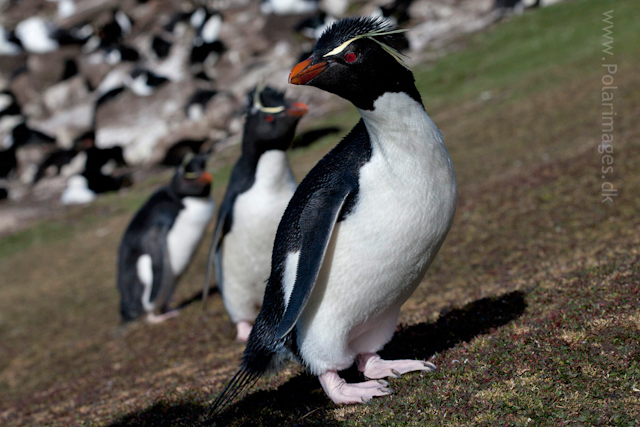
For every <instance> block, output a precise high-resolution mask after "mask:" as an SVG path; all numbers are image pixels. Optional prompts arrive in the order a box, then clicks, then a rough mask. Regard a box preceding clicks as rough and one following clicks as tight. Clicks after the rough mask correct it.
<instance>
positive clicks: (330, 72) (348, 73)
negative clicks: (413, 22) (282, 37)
mask: <svg viewBox="0 0 640 427" xmlns="http://www.w3.org/2000/svg"><path fill="white" fill-rule="evenodd" d="M392 28H393V27H391V26H390V24H388V23H387V22H385V21H381V20H378V19H376V18H369V17H368V18H347V19H343V20H341V21H339V22H338V23H336V24H334V25H333V26H332V27H330V28H329V29H327V31H325V33H324V34H323V35H322V37H321V38H320V40H318V43H317V45H316V47H315V49H314V51H313V53H312V54H311V56H310V57H309V58H308V59H307V60H305V61H302V62H300V63H299V64H298V65H296V66H295V67H294V68H293V69H292V70H291V74H290V75H289V83H292V84H297V85H309V86H315V87H317V88H319V89H323V90H326V91H327V92H331V93H334V94H336V95H338V96H340V97H342V98H344V99H346V100H348V101H351V102H352V103H353V104H354V105H355V106H356V107H358V108H360V109H363V110H373V108H374V107H373V103H374V102H375V100H376V99H378V98H379V97H380V96H382V95H383V94H384V93H386V92H405V93H407V94H408V95H410V96H411V97H412V98H414V99H416V100H417V101H419V102H421V100H420V95H419V94H418V92H417V90H416V89H415V85H414V79H413V74H412V73H411V71H410V70H409V69H408V68H406V67H405V66H404V65H403V64H402V63H401V59H400V58H399V57H398V54H397V52H394V51H393V50H392V49H390V48H389V45H388V44H387V43H390V42H393V41H394V40H393V39H394V37H393V35H391V36H390V35H385V33H384V30H391V31H393V30H392ZM367 31H370V32H372V34H375V31H380V32H381V33H382V34H383V35H382V36H366V35H363V34H369V33H366V32H367ZM374 37H375V40H374ZM390 52H393V53H390Z"/></svg>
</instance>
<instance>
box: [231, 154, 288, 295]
mask: <svg viewBox="0 0 640 427" xmlns="http://www.w3.org/2000/svg"><path fill="white" fill-rule="evenodd" d="M255 174H256V175H255V181H254V184H253V186H252V187H251V188H250V189H249V190H248V191H246V192H244V193H242V194H241V195H239V196H238V197H237V199H236V202H235V204H234V207H233V225H232V226H231V231H230V232H229V233H228V234H227V235H226V236H225V238H224V242H223V263H224V268H223V271H224V274H225V282H226V283H229V282H228V281H227V277H226V276H229V277H228V278H229V279H231V280H232V281H238V282H240V283H252V282H259V283H260V284H261V285H264V281H265V280H266V279H267V278H268V276H269V270H270V265H271V251H272V249H273V241H274V239H275V236H276V231H277V229H278V224H279V223H280V219H281V218H282V214H283V213H284V211H285V209H286V208H287V205H288V204H289V200H290V199H291V196H293V193H294V192H295V190H296V187H297V185H296V182H295V180H294V178H293V175H292V173H291V169H290V168H289V162H288V160H287V157H286V153H285V152H284V151H281V150H269V151H267V152H265V153H264V154H262V156H260V159H259V160H258V165H257V167H256V172H255ZM230 275H231V276H233V277H231V276H230ZM230 285H231V284H230ZM225 286H227V285H226V284H225ZM231 286H233V285H231Z"/></svg>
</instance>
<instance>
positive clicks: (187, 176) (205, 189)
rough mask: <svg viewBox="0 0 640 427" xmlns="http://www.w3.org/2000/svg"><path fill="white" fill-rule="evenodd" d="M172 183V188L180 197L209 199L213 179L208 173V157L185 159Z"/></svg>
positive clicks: (198, 156)
mask: <svg viewBox="0 0 640 427" xmlns="http://www.w3.org/2000/svg"><path fill="white" fill-rule="evenodd" d="M185 160H186V161H184V162H183V164H182V165H180V166H178V169H177V170H176V174H175V175H174V176H173V181H171V188H172V189H173V191H175V192H176V194H177V195H178V196H180V197H207V196H208V195H209V193H210V192H211V183H212V182H213V177H212V176H211V174H210V173H209V172H207V157H206V156H205V155H202V154H200V155H197V156H195V157H193V158H191V159H189V158H188V157H185Z"/></svg>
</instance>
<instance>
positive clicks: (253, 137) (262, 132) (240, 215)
mask: <svg viewBox="0 0 640 427" xmlns="http://www.w3.org/2000/svg"><path fill="white" fill-rule="evenodd" d="M249 105H250V108H249V112H248V114H247V119H246V122H245V126H244V135H243V140H242V155H241V156H240V159H238V162H237V163H236V164H235V166H234V167H233V171H232V172H231V178H230V180H229V186H228V187H227V192H226V194H225V196H224V199H223V202H222V205H221V206H220V212H219V213H218V220H217V222H216V229H215V232H214V238H213V243H212V244H211V251H210V253H209V265H208V271H207V277H206V280H205V289H204V292H203V296H202V297H203V300H206V296H207V293H208V286H209V283H210V280H211V279H210V276H211V267H212V265H215V271H216V279H217V282H218V289H220V291H221V293H222V299H223V301H224V305H225V308H226V309H227V312H228V313H229V317H230V318H231V320H232V321H233V322H234V323H235V324H236V326H237V331H238V334H237V337H236V339H237V340H238V341H242V342H244V341H246V340H247V338H248V337H249V332H250V331H251V325H252V324H253V321H254V320H255V318H256V316H257V315H258V310H260V306H261V304H262V296H263V294H264V288H265V286H266V281H267V279H268V278H269V271H270V261H271V249H272V248H273V240H274V239H275V237H276V230H277V229H278V223H279V222H280V218H282V214H283V213H284V210H285V209H286V207H287V204H288V203H289V200H290V199H291V196H293V193H294V191H295V190H296V186H297V185H296V182H295V180H294V178H293V174H292V173H291V168H290V167H289V161H288V160H287V155H286V153H285V151H286V150H287V149H288V148H289V147H290V146H291V142H292V141H293V136H294V134H295V130H296V126H297V124H298V122H299V121H300V118H301V117H302V116H303V115H305V114H306V113H307V110H308V109H307V106H306V105H305V104H302V103H300V102H290V101H288V100H285V97H284V92H278V91H277V90H275V89H272V88H270V87H264V88H260V87H257V88H255V89H254V90H252V91H251V93H250V94H249Z"/></svg>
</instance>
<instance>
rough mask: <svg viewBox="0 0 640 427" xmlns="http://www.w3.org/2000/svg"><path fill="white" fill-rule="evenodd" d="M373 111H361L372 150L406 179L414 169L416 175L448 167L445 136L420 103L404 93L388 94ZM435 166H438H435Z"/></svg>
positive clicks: (378, 101)
mask: <svg viewBox="0 0 640 427" xmlns="http://www.w3.org/2000/svg"><path fill="white" fill-rule="evenodd" d="M373 107H374V108H373V109H372V110H362V109H358V111H359V112H360V115H361V116H362V119H363V121H364V124H365V126H366V128H367V132H368V134H369V138H370V140H371V145H372V150H373V151H374V153H375V152H378V153H379V154H381V155H382V156H383V157H384V158H385V160H386V163H387V164H388V165H389V166H390V167H391V168H392V169H397V170H396V172H397V174H398V175H403V173H402V171H403V168H406V167H410V166H409V165H413V166H414V168H415V172H416V173H421V172H422V173H429V172H430V170H433V167H434V166H436V167H438V166H444V165H445V164H448V163H449V162H450V161H449V159H450V158H449V153H448V152H447V149H446V147H445V146H444V141H443V139H442V134H441V133H440V130H439V129H438V127H437V126H436V125H435V123H433V121H432V120H431V118H430V117H429V115H428V114H427V112H426V111H425V109H424V106H423V105H422V103H421V102H419V101H417V100H416V99H415V97H414V96H411V95H409V94H407V93H404V92H386V93H384V94H383V95H382V96H380V97H379V98H378V99H376V101H375V102H374V104H373ZM434 162H435V164H434Z"/></svg>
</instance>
